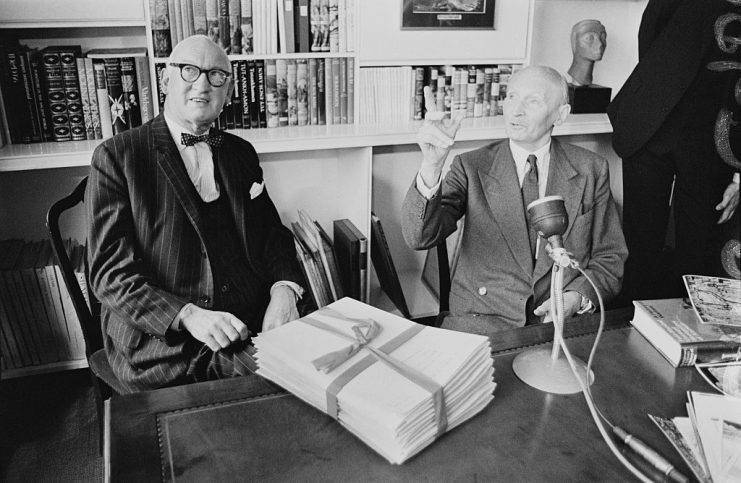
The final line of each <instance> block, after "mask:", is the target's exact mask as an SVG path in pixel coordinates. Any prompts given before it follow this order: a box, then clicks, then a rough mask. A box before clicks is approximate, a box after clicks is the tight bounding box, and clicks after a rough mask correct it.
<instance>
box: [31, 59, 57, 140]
mask: <svg viewBox="0 0 741 483" xmlns="http://www.w3.org/2000/svg"><path fill="white" fill-rule="evenodd" d="M26 56H27V58H28V65H29V68H30V71H31V83H32V85H33V89H34V102H35V106H36V113H37V117H38V120H39V125H40V129H41V140H42V141H52V134H51V119H50V116H49V110H48V108H47V104H46V101H45V100H44V92H46V88H45V86H44V72H43V66H42V65H41V55H40V54H39V52H38V51H36V50H33V51H29V52H28V53H27V54H26Z"/></svg>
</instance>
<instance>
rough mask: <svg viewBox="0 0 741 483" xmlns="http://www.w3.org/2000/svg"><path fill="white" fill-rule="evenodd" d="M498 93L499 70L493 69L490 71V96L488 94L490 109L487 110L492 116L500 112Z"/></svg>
mask: <svg viewBox="0 0 741 483" xmlns="http://www.w3.org/2000/svg"><path fill="white" fill-rule="evenodd" d="M499 93H500V86H499V69H498V68H497V67H494V68H493V69H492V76H491V94H490V102H491V107H490V109H489V111H490V112H491V115H492V116H496V115H498V114H499V113H500V111H501V104H500V102H499Z"/></svg>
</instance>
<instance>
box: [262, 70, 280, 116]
mask: <svg viewBox="0 0 741 483" xmlns="http://www.w3.org/2000/svg"><path fill="white" fill-rule="evenodd" d="M276 64H277V63H276V61H275V60H273V59H267V60H266V61H265V72H266V76H265V91H266V101H267V123H268V127H271V128H272V127H278V126H279V122H280V121H279V119H280V94H279V93H278V75H277V65H276Z"/></svg>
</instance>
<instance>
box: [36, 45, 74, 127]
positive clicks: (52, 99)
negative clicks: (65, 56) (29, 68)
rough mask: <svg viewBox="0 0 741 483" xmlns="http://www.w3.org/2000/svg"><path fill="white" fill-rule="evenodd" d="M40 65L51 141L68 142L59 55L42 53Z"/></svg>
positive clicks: (57, 53) (65, 101) (67, 119)
mask: <svg viewBox="0 0 741 483" xmlns="http://www.w3.org/2000/svg"><path fill="white" fill-rule="evenodd" d="M41 63H42V65H43V69H44V83H45V85H46V99H47V106H48V108H49V114H50V116H51V128H52V139H53V140H54V141H70V140H71V139H72V134H71V132H70V127H69V114H68V112H67V98H66V96H65V92H64V80H63V79H62V61H61V55H60V53H59V52H55V51H44V52H42V53H41Z"/></svg>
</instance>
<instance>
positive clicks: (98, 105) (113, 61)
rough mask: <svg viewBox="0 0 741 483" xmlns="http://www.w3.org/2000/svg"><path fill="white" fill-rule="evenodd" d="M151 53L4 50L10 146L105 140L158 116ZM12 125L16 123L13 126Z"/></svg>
mask: <svg viewBox="0 0 741 483" xmlns="http://www.w3.org/2000/svg"><path fill="white" fill-rule="evenodd" d="M147 59H148V58H147V56H146V49H144V48H138V49H93V50H90V51H88V52H87V53H86V54H85V56H83V55H82V50H81V48H80V46H79V45H68V46H50V47H46V48H44V49H42V50H37V49H29V48H27V47H24V46H21V45H17V44H16V45H4V46H0V117H2V118H3V127H4V131H5V132H4V135H5V138H6V139H7V141H9V142H11V143H14V144H20V143H35V142H46V141H84V140H86V139H87V140H92V139H103V138H106V137H110V136H113V135H114V134H118V133H119V132H122V131H125V130H126V129H129V128H131V127H136V126H138V125H141V124H142V123H143V122H146V121H148V120H149V119H151V118H152V116H153V113H154V106H153V103H152V101H153V99H152V92H151V82H150V76H149V64H148V60H147ZM11 120H12V122H11Z"/></svg>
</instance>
